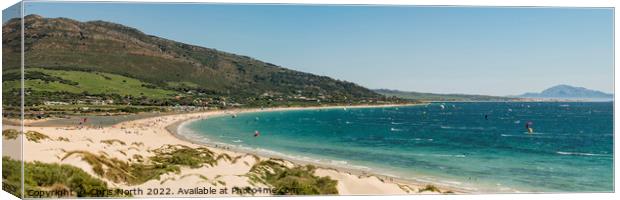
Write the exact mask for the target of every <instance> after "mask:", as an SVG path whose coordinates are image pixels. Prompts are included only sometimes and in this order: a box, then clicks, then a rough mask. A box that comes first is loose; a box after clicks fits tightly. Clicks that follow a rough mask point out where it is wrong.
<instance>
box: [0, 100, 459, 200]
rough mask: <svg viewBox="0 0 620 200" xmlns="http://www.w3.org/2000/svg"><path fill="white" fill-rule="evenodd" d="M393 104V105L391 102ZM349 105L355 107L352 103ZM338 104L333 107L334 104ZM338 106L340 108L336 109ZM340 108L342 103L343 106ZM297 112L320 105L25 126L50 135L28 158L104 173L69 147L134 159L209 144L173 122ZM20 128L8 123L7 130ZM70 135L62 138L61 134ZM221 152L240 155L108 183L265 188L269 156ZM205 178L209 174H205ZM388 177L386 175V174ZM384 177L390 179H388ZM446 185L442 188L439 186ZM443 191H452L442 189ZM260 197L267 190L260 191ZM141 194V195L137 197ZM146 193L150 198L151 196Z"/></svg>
mask: <svg viewBox="0 0 620 200" xmlns="http://www.w3.org/2000/svg"><path fill="white" fill-rule="evenodd" d="M388 106H394V105H388ZM347 107H350V106H347ZM330 108H334V107H330ZM335 108H338V107H335ZM340 108H341V107H340ZM293 109H295V110H297V109H317V108H270V109H243V110H226V111H223V110H222V111H210V112H202V113H190V114H179V115H167V116H160V117H151V118H146V119H139V120H134V121H126V122H122V123H119V124H116V125H113V126H110V127H83V128H77V127H76V126H72V127H29V126H26V127H25V130H24V131H25V132H27V131H37V132H40V133H43V134H45V135H47V136H49V137H50V139H45V140H41V141H39V142H34V141H28V140H24V148H23V149H24V152H23V154H24V161H41V162H45V163H63V164H70V165H73V166H77V167H79V168H81V169H83V170H84V171H86V172H87V173H89V174H91V175H92V176H94V177H99V176H98V175H97V174H96V173H95V172H94V171H93V168H92V166H91V165H90V164H89V163H87V162H86V161H84V160H83V159H82V158H81V157H80V155H77V154H76V155H72V156H69V157H67V158H65V159H64V160H63V159H62V158H63V157H64V156H65V155H66V152H68V151H76V150H80V151H88V152H90V153H93V154H98V155H107V156H108V157H111V158H117V159H119V160H123V161H128V162H132V161H135V158H136V156H135V155H139V156H141V157H144V158H147V157H150V156H153V155H154V154H153V152H152V151H151V150H154V149H158V148H160V147H162V146H165V145H184V146H188V147H192V148H197V147H206V146H205V145H201V144H197V143H193V142H190V141H186V140H183V139H181V138H179V137H177V136H176V135H175V133H171V132H169V131H168V130H167V128H168V127H170V126H171V125H174V124H179V123H180V122H183V121H188V120H192V119H205V118H207V119H208V118H209V117H213V116H216V115H223V114H229V113H241V112H258V111H275V110H279V111H281V110H293ZM8 128H13V129H15V128H16V127H12V126H5V127H3V129H8ZM61 137H62V138H66V139H68V141H66V140H61V139H59V138H61ZM106 140H108V141H109V140H114V141H116V140H118V141H122V142H124V143H120V142H112V143H110V142H108V143H105V142H102V141H106ZM3 141H4V146H5V148H4V149H3V150H4V151H3V155H4V156H10V157H12V158H14V159H19V157H20V156H19V152H15V151H7V150H10V149H11V148H15V147H18V146H19V145H18V144H19V140H6V139H4V140H3ZM207 148H208V149H209V150H211V151H213V152H214V153H215V154H216V155H220V154H228V155H230V157H237V158H239V159H237V160H235V161H231V160H219V161H218V162H217V165H215V166H212V167H211V166H203V167H200V168H194V169H192V168H182V169H181V172H180V173H179V174H175V173H168V174H165V175H163V176H162V177H161V178H160V180H150V181H147V182H145V183H143V184H140V185H126V184H118V183H114V182H112V181H110V180H107V179H105V178H102V177H99V178H101V179H102V180H104V181H106V182H107V183H108V185H109V186H112V187H118V188H123V189H128V190H130V189H133V188H142V189H145V188H170V189H171V191H174V192H176V191H178V190H179V189H190V188H194V187H206V188H215V189H217V190H219V189H223V188H232V187H240V188H243V187H251V188H256V187H264V188H267V187H268V186H266V185H260V184H258V185H257V184H251V183H250V182H249V179H248V177H247V176H244V175H245V174H246V173H248V172H249V171H250V169H251V167H252V166H253V165H254V164H255V163H257V162H259V160H257V159H256V158H258V159H260V160H266V159H269V158H267V157H265V156H254V155H251V154H247V153H243V152H237V151H232V150H228V149H222V148H213V147H207ZM296 164H300V163H298V162H295V163H293V162H290V161H286V165H290V166H293V165H296ZM315 175H317V176H329V177H330V178H332V179H334V180H337V181H338V184H337V189H338V192H339V194H341V195H368V194H370V195H381V194H427V193H432V194H437V192H422V193H419V190H420V189H421V188H423V187H424V185H425V184H422V183H419V184H418V183H414V182H404V181H395V180H382V179H380V178H379V177H378V176H374V175H359V174H357V173H355V172H354V171H348V170H343V169H330V168H326V167H322V168H319V169H317V170H316V172H315ZM205 177H206V178H205ZM383 177H384V176H383ZM384 179H385V178H384ZM440 188H441V187H440ZM441 189H442V191H445V190H448V189H449V188H448V189H444V188H441ZM231 195H232V196H234V195H235V194H209V195H204V194H199V195H189V194H175V195H174V196H231ZM256 195H258V196H261V195H268V194H256ZM135 196H141V195H135ZM144 196H147V195H146V194H145V195H144Z"/></svg>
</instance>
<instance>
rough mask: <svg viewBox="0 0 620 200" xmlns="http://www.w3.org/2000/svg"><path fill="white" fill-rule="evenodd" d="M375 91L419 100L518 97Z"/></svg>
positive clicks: (493, 99)
mask: <svg viewBox="0 0 620 200" xmlns="http://www.w3.org/2000/svg"><path fill="white" fill-rule="evenodd" d="M374 91H375V92H377V93H379V94H382V95H385V96H388V97H393V96H395V97H398V98H403V99H411V100H419V101H517V100H520V99H519V98H513V97H501V96H488V95H471V94H436V93H421V92H408V91H400V90H389V89H375V90H374Z"/></svg>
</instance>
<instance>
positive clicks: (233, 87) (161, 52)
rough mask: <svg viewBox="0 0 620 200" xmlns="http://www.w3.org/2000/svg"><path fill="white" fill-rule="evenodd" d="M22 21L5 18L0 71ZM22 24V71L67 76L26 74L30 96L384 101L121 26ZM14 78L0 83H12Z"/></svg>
mask: <svg viewBox="0 0 620 200" xmlns="http://www.w3.org/2000/svg"><path fill="white" fill-rule="evenodd" d="M19 24H20V23H19V21H18V20H10V21H8V22H7V23H5V24H4V25H3V41H2V48H3V52H4V54H3V75H4V76H10V73H11V70H16V69H18V68H19V59H18V58H19V52H20V43H19V37H20V34H19V31H18V30H19ZM24 24H25V28H26V31H25V33H24V37H25V48H24V51H25V67H26V69H28V71H29V73H28V74H26V76H37V75H40V74H39V73H38V72H41V73H42V74H46V75H49V76H52V77H59V78H61V79H63V80H66V81H65V82H58V81H47V82H46V81H45V80H43V79H38V78H36V77H26V79H28V82H26V87H27V89H28V88H31V89H32V92H33V93H34V95H37V93H39V95H41V94H42V93H41V92H68V93H71V94H83V93H84V94H86V93H88V94H104V93H105V94H116V95H120V96H127V95H129V96H133V97H145V98H148V99H149V100H150V101H151V102H152V101H157V100H158V99H165V98H172V97H174V94H175V93H184V94H192V95H191V96H193V99H192V101H190V102H193V101H194V100H196V99H197V98H198V99H200V98H201V101H208V100H210V99H213V98H226V99H229V100H230V99H234V102H237V103H251V102H250V101H254V100H249V98H255V97H257V96H266V97H269V99H268V100H270V101H278V100H281V101H288V100H291V99H300V98H301V99H311V100H320V101H322V102H325V103H329V102H331V103H356V102H374V101H379V100H383V101H385V100H386V99H385V98H384V97H383V96H382V95H380V94H377V93H375V92H373V91H371V90H369V89H366V88H364V87H361V86H359V85H357V84H354V83H351V82H346V81H341V80H335V79H332V78H329V77H326V76H317V75H313V74H309V73H304V72H299V71H294V70H289V69H286V68H283V67H280V66H277V65H274V64H271V63H267V62H262V61H259V60H256V59H253V58H250V57H247V56H241V55H235V54H231V53H226V52H222V51H218V50H215V49H210V48H204V47H199V46H194V45H190V44H184V43H179V42H175V41H172V40H168V39H164V38H159V37H156V36H152V35H147V34H144V33H142V32H141V31H139V30H137V29H134V28H131V27H126V26H123V25H120V24H114V23H109V22H104V21H90V22H79V21H75V20H71V19H67V18H43V17H41V16H37V15H29V16H26V17H25V21H24ZM205 34H208V33H205ZM106 77H107V78H110V79H106ZM67 81H69V82H67ZM71 82H76V83H77V84H76V85H72V84H69V83H71ZM15 84H16V83H15V82H7V83H3V85H6V86H8V88H9V89H10V88H15ZM12 85H13V86H12ZM3 92H8V91H3ZM198 94H201V95H198ZM48 96H49V95H48ZM52 97H53V96H52ZM50 98H51V97H50ZM49 100H53V99H49ZM173 101H175V100H173ZM33 103H37V102H33ZM38 103H41V102H38ZM159 103H162V102H159ZM173 103H181V104H185V103H188V102H178V101H177V102H173Z"/></svg>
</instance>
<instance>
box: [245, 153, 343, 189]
mask: <svg viewBox="0 0 620 200" xmlns="http://www.w3.org/2000/svg"><path fill="white" fill-rule="evenodd" d="M315 170H316V168H315V167H314V166H312V165H305V166H294V167H292V168H288V167H286V166H285V165H284V164H282V160H279V159H269V160H266V161H261V162H259V163H257V164H255V165H254V166H252V168H251V169H250V172H249V173H248V177H249V178H250V181H252V182H255V183H256V182H258V183H263V184H266V185H270V186H272V187H274V188H275V189H276V190H275V191H274V194H275V195H314V194H338V189H336V185H337V183H338V182H337V181H336V180H332V179H331V178H329V177H318V176H315V175H314V172H315Z"/></svg>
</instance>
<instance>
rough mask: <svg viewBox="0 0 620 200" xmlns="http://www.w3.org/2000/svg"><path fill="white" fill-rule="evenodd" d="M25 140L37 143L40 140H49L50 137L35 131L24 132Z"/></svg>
mask: <svg viewBox="0 0 620 200" xmlns="http://www.w3.org/2000/svg"><path fill="white" fill-rule="evenodd" d="M26 139H28V141H33V142H36V143H39V142H40V141H41V140H49V139H50V137H49V136H47V135H45V134H43V133H39V132H36V131H28V132H26Z"/></svg>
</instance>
